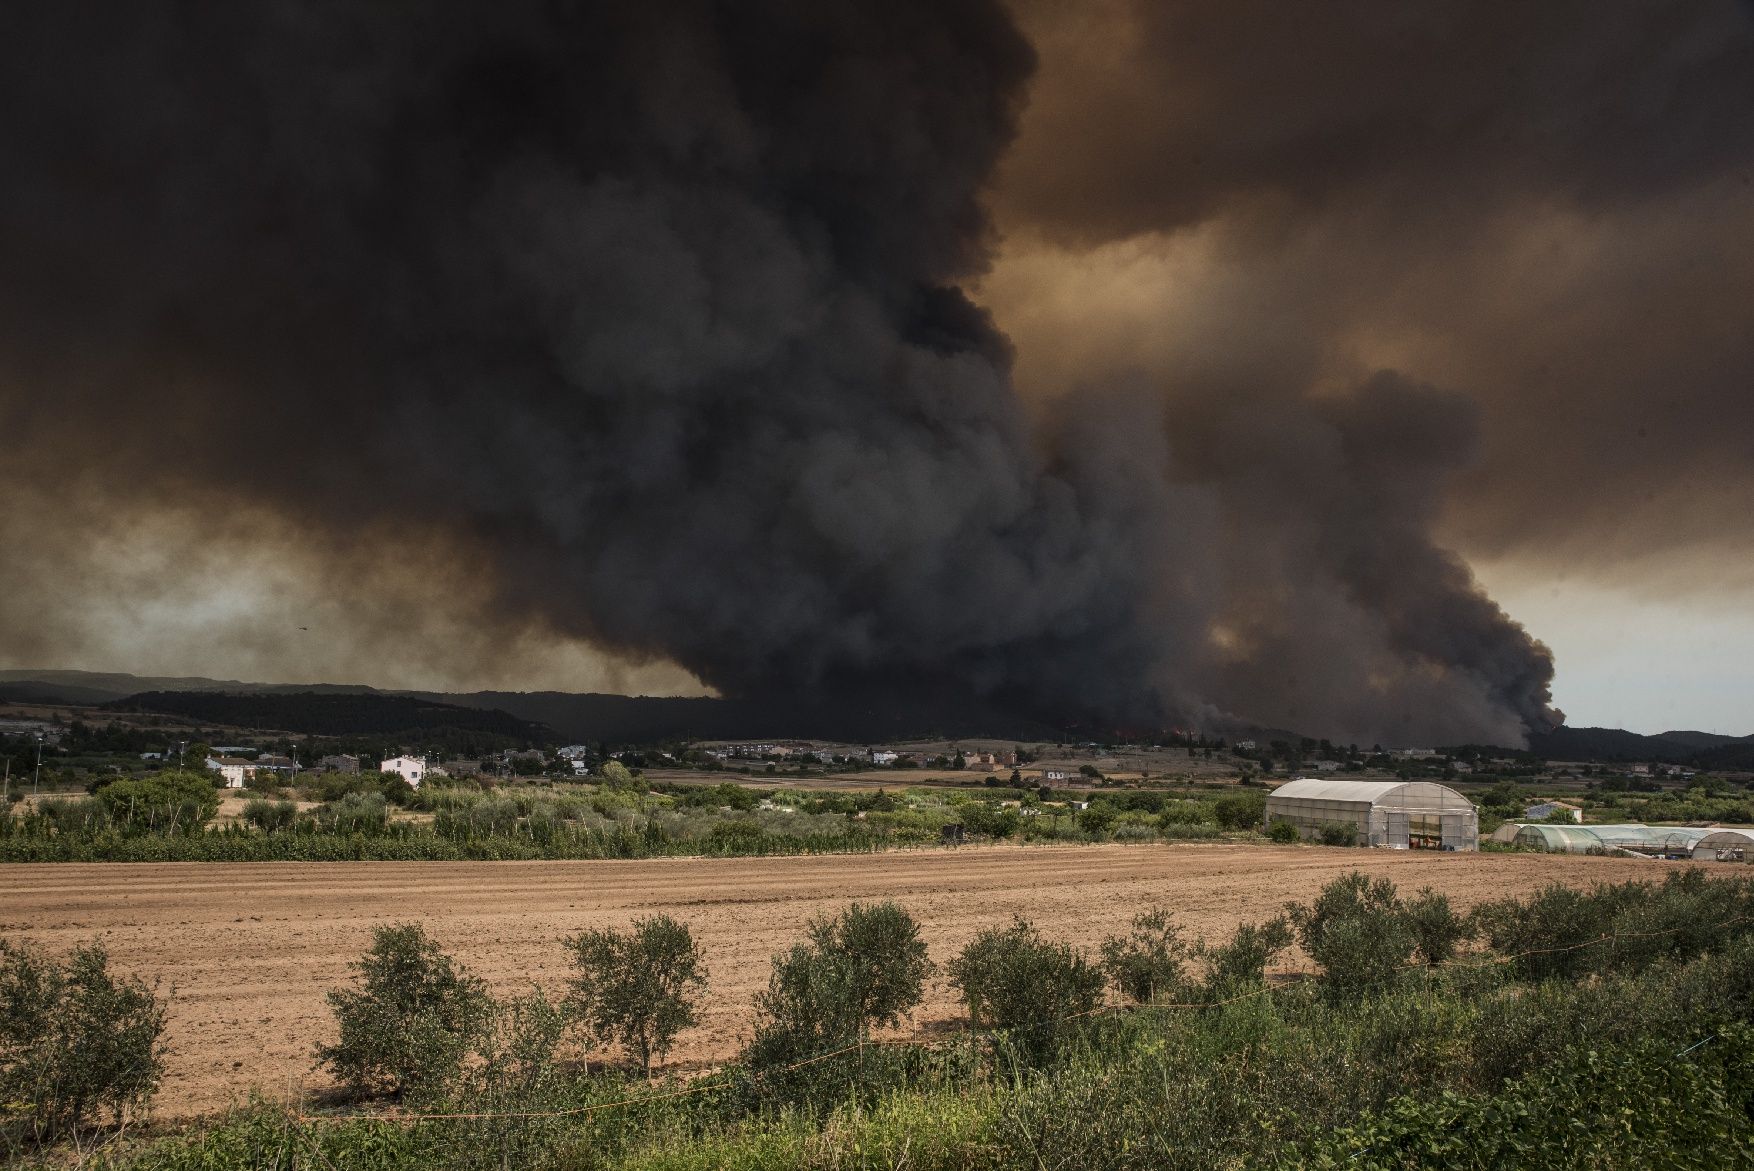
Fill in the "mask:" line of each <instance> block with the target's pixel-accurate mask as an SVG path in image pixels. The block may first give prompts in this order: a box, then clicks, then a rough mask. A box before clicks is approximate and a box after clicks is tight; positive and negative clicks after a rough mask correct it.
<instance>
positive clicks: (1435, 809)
mask: <svg viewBox="0 0 1754 1171" xmlns="http://www.w3.org/2000/svg"><path fill="white" fill-rule="evenodd" d="M1275 821H1288V822H1290V823H1291V824H1292V825H1294V826H1296V827H1297V832H1298V833H1299V834H1301V835H1302V836H1303V837H1304V838H1313V837H1318V836H1320V835H1321V833H1322V831H1323V830H1324V829H1326V828H1328V827H1330V826H1342V827H1348V826H1349V827H1351V829H1352V830H1353V832H1354V833H1355V834H1356V840H1357V841H1358V842H1360V843H1363V844H1366V845H1371V846H1388V847H1390V848H1392V849H1401V850H1404V849H1408V848H1409V847H1411V848H1416V849H1439V848H1441V849H1445V850H1474V849H1478V848H1479V845H1480V815H1479V811H1478V810H1476V809H1475V808H1474V803H1473V802H1472V801H1469V800H1468V799H1467V798H1466V797H1464V796H1462V795H1461V794H1460V793H1458V792H1456V791H1455V790H1454V789H1451V788H1447V787H1445V786H1443V785H1438V784H1433V783H1432V782H1430V781H1335V780H1326V779H1322V780H1316V779H1313V778H1310V777H1299V778H1297V779H1296V780H1294V781H1290V782H1288V783H1286V784H1284V785H1281V786H1279V787H1278V788H1277V789H1275V790H1273V792H1271V793H1269V794H1268V795H1267V817H1266V824H1268V825H1272V824H1273V823H1274V822H1275Z"/></svg>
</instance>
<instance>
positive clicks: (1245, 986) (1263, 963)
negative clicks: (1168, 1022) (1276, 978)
mask: <svg viewBox="0 0 1754 1171" xmlns="http://www.w3.org/2000/svg"><path fill="white" fill-rule="evenodd" d="M1291 940H1292V934H1291V924H1290V923H1289V922H1287V921H1286V919H1285V918H1284V916H1278V917H1275V918H1272V919H1269V920H1267V921H1266V922H1265V923H1258V924H1257V923H1244V924H1242V925H1241V926H1240V927H1238V928H1237V929H1236V931H1235V932H1234V933H1233V934H1232V935H1231V937H1230V942H1229V943H1226V944H1223V945H1222V946H1212V945H1210V944H1207V943H1206V941H1205V940H1201V941H1200V942H1199V943H1197V944H1195V945H1194V949H1193V954H1194V955H1195V956H1197V957H1198V958H1200V959H1201V960H1203V961H1204V962H1205V965H1206V977H1205V987H1204V991H1205V994H1206V997H1207V998H1208V999H1209V1000H1228V999H1231V998H1233V997H1237V996H1243V995H1247V994H1248V993H1250V992H1253V991H1255V990H1256V989H1258V988H1260V987H1262V986H1263V985H1264V984H1265V981H1266V978H1267V965H1268V964H1270V963H1272V962H1273V958H1274V957H1275V956H1277V955H1278V954H1279V953H1280V952H1282V951H1284V950H1285V949H1286V948H1288V947H1290V946H1291Z"/></svg>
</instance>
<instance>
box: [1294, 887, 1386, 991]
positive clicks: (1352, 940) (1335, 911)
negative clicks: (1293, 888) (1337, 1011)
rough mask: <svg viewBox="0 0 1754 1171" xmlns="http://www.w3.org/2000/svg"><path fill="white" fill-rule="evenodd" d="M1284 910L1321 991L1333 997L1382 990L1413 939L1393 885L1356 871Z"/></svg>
mask: <svg viewBox="0 0 1754 1171" xmlns="http://www.w3.org/2000/svg"><path fill="white" fill-rule="evenodd" d="M1286 910H1287V913H1288V914H1289V916H1290V919H1291V923H1292V925H1293V926H1294V927H1295V928H1296V930H1297V940H1298V942H1299V943H1301V944H1302V945H1303V950H1304V951H1306V952H1308V953H1309V956H1310V958H1311V959H1313V960H1315V962H1316V963H1318V964H1320V965H1321V968H1322V991H1323V992H1324V993H1325V994H1327V995H1328V996H1330V997H1332V998H1334V999H1340V1000H1345V999H1356V998H1357V997H1360V996H1363V995H1366V994H1367V993H1370V992H1374V991H1380V990H1382V989H1383V988H1386V987H1387V986H1388V985H1389V984H1390V983H1391V982H1393V980H1394V979H1395V977H1396V976H1397V975H1398V974H1399V972H1400V970H1401V969H1402V967H1404V966H1405V965H1406V963H1407V958H1408V957H1409V956H1410V955H1412V953H1413V948H1414V945H1415V943H1416V941H1417V937H1416V936H1415V933H1414V931H1413V927H1412V925H1411V923H1409V922H1408V919H1407V916H1406V914H1405V913H1404V911H1403V909H1402V907H1401V900H1400V898H1399V897H1398V896H1397V895H1396V894H1395V884H1394V883H1392V882H1390V881H1389V880H1388V879H1386V878H1378V879H1371V878H1369V877H1367V876H1366V875H1364V874H1361V873H1359V872H1358V871H1356V870H1355V871H1353V872H1351V873H1350V874H1343V875H1341V876H1340V877H1339V878H1336V879H1334V880H1333V881H1332V882H1330V883H1328V884H1327V885H1326V886H1324V887H1323V888H1322V891H1321V894H1320V895H1318V896H1317V897H1316V900H1315V902H1314V903H1313V904H1312V905H1311V906H1308V907H1304V906H1300V905H1296V904H1293V905H1291V906H1288V907H1287V908H1286Z"/></svg>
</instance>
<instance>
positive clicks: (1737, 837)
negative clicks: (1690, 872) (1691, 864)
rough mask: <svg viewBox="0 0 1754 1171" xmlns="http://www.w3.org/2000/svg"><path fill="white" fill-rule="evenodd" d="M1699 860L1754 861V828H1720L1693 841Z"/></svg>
mask: <svg viewBox="0 0 1754 1171" xmlns="http://www.w3.org/2000/svg"><path fill="white" fill-rule="evenodd" d="M1693 858H1694V860H1695V861H1698V862H1754V829H1719V830H1713V831H1712V832H1711V833H1709V834H1706V835H1705V836H1704V837H1702V838H1700V839H1699V840H1698V841H1697V842H1694V843H1693Z"/></svg>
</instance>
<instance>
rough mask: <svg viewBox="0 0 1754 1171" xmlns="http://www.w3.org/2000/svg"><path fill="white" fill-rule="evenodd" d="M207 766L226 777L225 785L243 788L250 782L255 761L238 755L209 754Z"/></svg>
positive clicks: (232, 787) (231, 787)
mask: <svg viewBox="0 0 1754 1171" xmlns="http://www.w3.org/2000/svg"><path fill="white" fill-rule="evenodd" d="M207 767H208V768H210V769H212V770H213V771H214V772H216V773H218V774H219V775H220V776H222V777H224V778H225V787H226V788H228V789H241V788H243V787H244V785H246V784H247V783H248V782H249V779H250V772H251V770H253V769H254V768H255V767H256V766H255V764H254V763H253V762H251V761H248V760H244V759H243V758H242V757H237V756H209V757H208V758H207Z"/></svg>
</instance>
